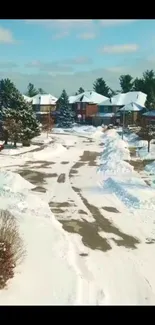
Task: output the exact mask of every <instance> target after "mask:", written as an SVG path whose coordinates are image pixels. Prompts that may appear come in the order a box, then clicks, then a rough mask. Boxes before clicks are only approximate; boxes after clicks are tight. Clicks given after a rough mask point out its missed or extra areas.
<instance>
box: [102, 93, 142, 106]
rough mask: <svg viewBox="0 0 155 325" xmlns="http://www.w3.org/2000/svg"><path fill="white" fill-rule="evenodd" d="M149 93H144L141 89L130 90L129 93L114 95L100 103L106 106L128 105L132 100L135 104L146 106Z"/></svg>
mask: <svg viewBox="0 0 155 325" xmlns="http://www.w3.org/2000/svg"><path fill="white" fill-rule="evenodd" d="M146 97H147V95H146V94H144V93H142V92H141V91H129V92H127V93H124V94H123V93H121V94H118V95H115V96H113V97H112V98H110V99H107V100H106V101H104V102H103V103H100V104H99V105H101V106H102V105H104V106H111V105H113V106H115V105H116V106H123V105H128V104H130V103H132V102H134V103H135V104H139V105H140V106H144V107H145V105H144V104H145V101H146Z"/></svg>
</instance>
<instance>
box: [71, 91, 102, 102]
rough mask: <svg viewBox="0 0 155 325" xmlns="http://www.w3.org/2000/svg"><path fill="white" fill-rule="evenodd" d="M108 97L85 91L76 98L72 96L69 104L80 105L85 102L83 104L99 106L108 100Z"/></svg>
mask: <svg viewBox="0 0 155 325" xmlns="http://www.w3.org/2000/svg"><path fill="white" fill-rule="evenodd" d="M107 99H108V97H105V96H102V95H100V94H98V93H96V92H95V91H85V92H84V93H82V94H78V95H76V96H70V97H69V103H70V104H73V103H78V102H83V103H92V104H99V103H101V102H103V101H105V100H107Z"/></svg>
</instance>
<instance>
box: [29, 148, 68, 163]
mask: <svg viewBox="0 0 155 325" xmlns="http://www.w3.org/2000/svg"><path fill="white" fill-rule="evenodd" d="M66 150H67V149H66V148H65V147H63V145H61V144H54V145H53V146H52V147H50V148H49V147H47V148H45V149H42V150H40V151H37V152H29V153H27V155H26V157H27V159H29V160H39V161H41V160H43V161H51V159H52V158H53V157H54V156H56V157H57V156H59V155H60V154H62V153H63V152H64V151H66Z"/></svg>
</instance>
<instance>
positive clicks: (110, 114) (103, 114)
mask: <svg viewBox="0 0 155 325" xmlns="http://www.w3.org/2000/svg"><path fill="white" fill-rule="evenodd" d="M114 115H115V114H114V113H97V114H96V116H98V117H113V116H114Z"/></svg>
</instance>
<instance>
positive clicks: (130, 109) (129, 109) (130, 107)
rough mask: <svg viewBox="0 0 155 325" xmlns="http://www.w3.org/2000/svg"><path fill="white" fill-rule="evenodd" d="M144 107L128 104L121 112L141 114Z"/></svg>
mask: <svg viewBox="0 0 155 325" xmlns="http://www.w3.org/2000/svg"><path fill="white" fill-rule="evenodd" d="M143 108H144V107H143V106H141V105H139V104H137V103H134V102H132V103H130V104H127V105H125V106H123V107H122V108H121V109H120V110H119V111H120V112H122V111H126V112H139V111H142V110H143Z"/></svg>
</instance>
